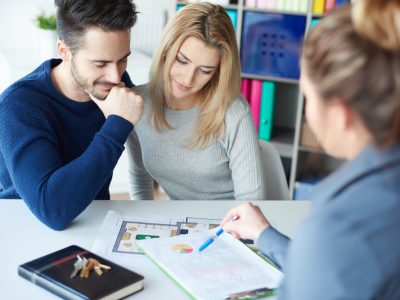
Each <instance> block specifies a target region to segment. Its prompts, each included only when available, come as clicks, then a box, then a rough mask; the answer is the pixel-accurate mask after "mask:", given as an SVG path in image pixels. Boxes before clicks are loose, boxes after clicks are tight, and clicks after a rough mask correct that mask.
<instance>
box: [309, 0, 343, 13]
mask: <svg viewBox="0 0 400 300" xmlns="http://www.w3.org/2000/svg"><path fill="white" fill-rule="evenodd" d="M349 2H350V1H349V0H314V1H313V10H312V12H313V13H314V14H324V13H327V12H329V11H330V10H331V9H332V8H334V7H335V6H338V5H342V4H346V3H349Z"/></svg>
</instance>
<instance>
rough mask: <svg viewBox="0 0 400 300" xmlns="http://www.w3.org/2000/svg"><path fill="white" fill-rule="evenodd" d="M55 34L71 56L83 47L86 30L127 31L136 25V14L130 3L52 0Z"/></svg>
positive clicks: (129, 0) (121, 1)
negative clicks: (54, 15) (94, 28)
mask: <svg viewBox="0 0 400 300" xmlns="http://www.w3.org/2000/svg"><path fill="white" fill-rule="evenodd" d="M54 2H55V6H56V8H57V32H58V36H59V38H60V39H61V40H63V41H64V42H65V43H66V44H67V45H68V47H69V48H70V50H71V52H72V53H76V51H78V50H79V49H80V48H81V47H82V46H83V45H82V43H83V37H84V36H85V33H86V31H87V30H88V29H90V28H92V27H99V28H101V29H102V30H105V31H120V30H129V29H131V28H132V26H133V25H135V23H136V19H137V11H136V6H135V4H133V3H132V0H55V1H54Z"/></svg>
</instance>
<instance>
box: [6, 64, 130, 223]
mask: <svg viewBox="0 0 400 300" xmlns="http://www.w3.org/2000/svg"><path fill="white" fill-rule="evenodd" d="M60 62H61V61H60V60H49V61H46V62H44V63H43V64H42V65H40V66H39V67H38V68H37V69H36V70H35V71H33V72H32V73H31V74H29V75H27V76H25V77H24V78H22V79H21V80H19V81H17V82H15V83H14V84H12V85H11V86H10V87H9V88H8V89H6V90H5V91H4V92H3V93H2V94H1V95H0V198H1V199H5V198H12V199H14V198H22V199H23V200H24V201H25V203H26V204H27V205H28V207H29V209H30V210H31V211H32V212H33V213H34V214H35V216H36V217H37V218H38V219H40V220H41V221H42V222H43V223H44V224H46V225H47V226H49V227H50V228H53V229H55V230H62V229H64V228H66V226H67V225H68V224H69V223H70V222H71V221H72V220H73V219H75V218H76V217H77V216H78V215H79V214H80V213H81V212H82V211H83V210H84V209H85V208H86V207H87V206H88V205H89V204H90V203H91V201H92V200H93V199H109V198H110V194H109V191H108V188H109V185H110V181H111V177H112V171H113V169H114V167H115V165H116V163H117V161H118V159H119V157H120V156H121V153H122V151H123V150H124V143H125V141H126V139H127V137H128V135H129V132H130V131H131V130H132V128H133V126H132V124H131V123H129V122H128V121H126V120H125V119H123V118H121V117H119V116H115V115H111V116H109V117H108V118H107V120H106V119H105V117H104V115H103V113H102V112H101V110H100V109H99V108H98V107H97V105H96V104H95V103H94V102H92V101H89V102H76V101H73V100H71V99H68V98H66V97H65V96H63V95H62V94H61V93H60V92H58V91H57V90H56V89H55V87H54V85H53V83H52V80H51V77H50V70H51V68H53V67H55V66H56V65H58V64H59V63H60ZM123 79H124V81H125V82H126V84H127V86H132V83H131V81H130V79H129V76H128V75H127V74H126V73H125V74H124V78H123Z"/></svg>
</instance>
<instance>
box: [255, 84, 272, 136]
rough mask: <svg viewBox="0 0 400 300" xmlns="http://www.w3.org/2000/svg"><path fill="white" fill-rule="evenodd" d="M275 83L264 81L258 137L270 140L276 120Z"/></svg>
mask: <svg viewBox="0 0 400 300" xmlns="http://www.w3.org/2000/svg"><path fill="white" fill-rule="evenodd" d="M274 99H275V83H273V82H270V81H263V83H262V90H261V107H260V124H259V128H258V137H259V138H260V140H264V141H269V140H270V139H271V134H272V126H273V121H274V102H275V100H274Z"/></svg>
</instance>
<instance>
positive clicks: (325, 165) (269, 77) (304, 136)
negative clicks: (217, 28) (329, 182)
mask: <svg viewBox="0 0 400 300" xmlns="http://www.w3.org/2000/svg"><path fill="white" fill-rule="evenodd" d="M209 1H210V0H209ZM257 1H258V4H257ZM325 1H326V2H325ZM188 2H189V3H190V2H201V1H198V0H191V1H176V9H177V10H179V9H180V8H181V7H183V6H184V5H187V4H188ZM210 2H214V3H218V4H220V5H222V6H223V7H224V8H225V9H227V12H228V14H229V15H230V17H231V19H232V21H233V23H234V27H235V30H236V37H237V42H238V45H239V51H240V57H241V65H242V74H241V75H242V79H246V80H249V81H262V82H265V81H267V82H272V83H274V84H275V89H274V91H275V92H274V93H275V95H274V100H273V101H274V107H273V125H272V132H271V138H270V139H269V140H268V141H269V142H271V143H272V144H274V146H275V147H276V148H277V150H278V152H279V154H280V156H281V159H282V162H283V165H284V168H285V172H286V176H287V179H288V185H289V191H290V196H291V197H292V199H294V196H296V194H298V195H297V196H299V195H300V194H301V193H303V191H302V190H297V189H298V188H299V187H302V186H301V185H302V183H304V185H305V186H306V187H307V188H308V189H309V188H310V186H312V184H310V182H312V183H313V182H314V181H315V180H316V179H315V178H321V177H323V176H325V175H326V174H328V173H329V172H331V171H332V170H334V169H335V168H337V167H338V166H339V165H340V164H341V161H337V160H335V159H334V158H332V157H330V156H329V155H327V154H325V153H324V151H323V150H322V149H321V148H320V147H319V146H318V144H317V143H316V142H315V141H314V140H313V135H312V133H310V131H309V130H308V131H307V126H306V120H305V117H304V96H303V95H302V93H301V92H300V90H299V56H300V47H301V42H302V39H303V37H304V35H306V34H307V32H308V31H309V28H310V25H311V26H312V24H314V23H315V22H318V20H319V19H320V18H322V17H323V16H324V15H325V10H326V9H327V7H326V5H328V4H327V3H328V2H329V3H330V4H329V5H330V6H332V3H333V5H334V4H335V1H332V0H272V1H271V0H269V1H268V0H267V1H263V0H233V1H232V0H230V1H229V5H223V4H221V3H225V4H226V3H227V1H223V0H222V1H217V0H214V1H210ZM343 2H346V0H336V3H338V4H342V3H343ZM261 4H262V5H263V6H261ZM232 13H233V15H234V16H233V17H232V15H231V14H232ZM279 22H281V23H279ZM283 23H284V25H282V24H283ZM279 26H282V27H279ZM266 28H272V30H276V29H280V28H283V29H282V30H281V31H280V32H285V34H284V35H282V34H281V33H279V34H276V35H274V34H273V32H272V31H268V30H267V29H266ZM274 28H275V29H274ZM277 32H278V31H277ZM257 34H258V35H257ZM289 40H290V41H289ZM280 42H282V44H283V46H279V43H280ZM252 43H253V44H252ZM285 43H286V44H285ZM289 43H291V44H290V45H289ZM287 45H289V46H287ZM249 47H252V49H249ZM255 48H257V50H256V51H259V53H256V54H255V53H254V49H255ZM293 48H295V49H294V50H293ZM288 49H289V50H288ZM285 51H286V52H285ZM288 51H292V52H288ZM268 55H269V56H270V57H268ZM271 56H272V58H271ZM279 59H281V61H280V60H279ZM282 61H283V62H284V63H282ZM274 63H275V65H274ZM285 64H286V65H285ZM271 70H273V71H271ZM243 85H244V83H242V93H243V94H244V95H245V97H246V98H247V99H248V100H249V102H250V106H251V105H252V104H251V100H250V99H249V98H250V96H249V95H246V93H245V92H244V90H243ZM245 90H246V88H245ZM261 101H262V100H261ZM253 116H254V115H253ZM254 117H255V118H256V116H254ZM260 119H261V117H260ZM260 122H261V121H260ZM256 123H258V122H256ZM257 130H258V129H257ZM302 180H304V182H302ZM299 181H300V182H299ZM295 190H296V191H297V192H295ZM299 197H300V198H301V197H302V196H301V195H300V196H299Z"/></svg>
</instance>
